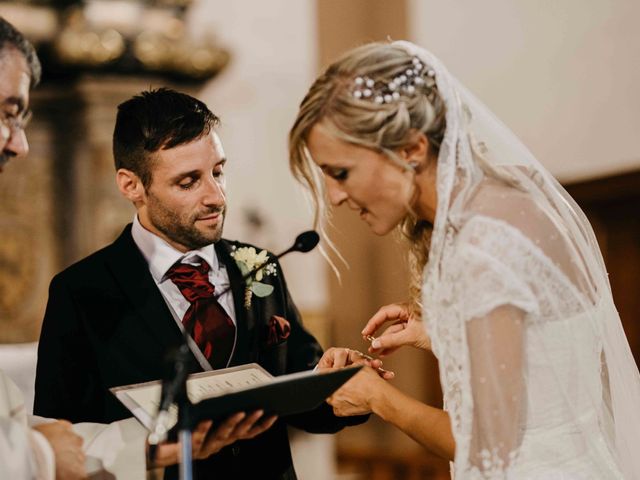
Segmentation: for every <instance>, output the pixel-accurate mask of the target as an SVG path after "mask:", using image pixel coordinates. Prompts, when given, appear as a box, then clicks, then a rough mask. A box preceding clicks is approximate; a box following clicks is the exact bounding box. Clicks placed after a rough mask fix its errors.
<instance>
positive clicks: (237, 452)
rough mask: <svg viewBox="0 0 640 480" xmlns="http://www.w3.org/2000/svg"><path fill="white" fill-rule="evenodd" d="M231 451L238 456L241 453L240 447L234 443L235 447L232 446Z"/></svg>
mask: <svg viewBox="0 0 640 480" xmlns="http://www.w3.org/2000/svg"><path fill="white" fill-rule="evenodd" d="M231 453H233V456H234V457H237V456H238V455H240V447H239V446H237V445H234V446H233V447H231Z"/></svg>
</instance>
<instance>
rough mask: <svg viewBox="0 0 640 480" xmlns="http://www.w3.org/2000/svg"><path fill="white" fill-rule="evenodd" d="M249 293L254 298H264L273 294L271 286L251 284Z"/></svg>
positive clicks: (258, 283)
mask: <svg viewBox="0 0 640 480" xmlns="http://www.w3.org/2000/svg"><path fill="white" fill-rule="evenodd" d="M249 288H251V291H252V292H253V294H254V295H255V296H256V297H266V296H268V295H271V292H273V285H267V284H266V283H260V282H251V287H249Z"/></svg>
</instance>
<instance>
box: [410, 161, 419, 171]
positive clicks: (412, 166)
mask: <svg viewBox="0 0 640 480" xmlns="http://www.w3.org/2000/svg"><path fill="white" fill-rule="evenodd" d="M408 165H409V168H410V169H411V170H413V171H414V172H416V173H417V172H418V167H419V166H420V162H416V161H415V160H413V161H411V162H408Z"/></svg>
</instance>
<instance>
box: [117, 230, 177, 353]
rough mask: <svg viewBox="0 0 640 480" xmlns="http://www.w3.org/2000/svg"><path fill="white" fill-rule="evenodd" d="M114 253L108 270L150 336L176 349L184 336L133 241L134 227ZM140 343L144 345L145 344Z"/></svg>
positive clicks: (162, 344)
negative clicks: (132, 232)
mask: <svg viewBox="0 0 640 480" xmlns="http://www.w3.org/2000/svg"><path fill="white" fill-rule="evenodd" d="M111 253H112V254H111V255H109V257H108V260H107V268H108V269H109V270H110V271H111V273H112V274H113V276H114V277H115V279H116V281H117V282H118V283H119V284H120V285H121V287H122V291H123V292H124V294H125V295H126V296H127V297H128V299H129V301H130V302H131V304H132V305H133V307H134V309H135V311H136V312H137V313H138V315H139V316H140V318H141V319H142V321H143V322H145V323H146V326H147V330H148V331H149V334H150V336H151V337H154V338H155V339H156V340H157V341H158V342H159V343H160V345H161V346H162V348H163V349H164V351H168V350H169V349H171V348H175V347H176V346H177V345H179V344H180V343H181V341H182V334H181V332H180V329H179V328H178V326H177V325H176V323H175V321H174V320H173V317H172V315H171V312H170V311H169V308H168V307H167V304H166V303H165V301H164V298H163V297H162V294H161V293H160V290H159V289H158V287H157V285H156V284H155V282H154V281H153V277H152V276H151V273H150V272H149V267H148V265H147V262H146V260H145V258H144V257H143V256H142V253H141V252H140V250H138V247H137V246H136V244H135V242H134V241H133V237H132V236H131V225H128V226H127V227H126V228H125V229H124V231H123V232H122V234H121V235H120V237H118V239H117V240H116V241H115V242H114V243H113V244H112V248H111ZM145 341H147V339H145ZM140 343H141V345H143V344H144V343H145V342H144V341H141V342H140Z"/></svg>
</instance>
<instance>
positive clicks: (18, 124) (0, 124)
mask: <svg viewBox="0 0 640 480" xmlns="http://www.w3.org/2000/svg"><path fill="white" fill-rule="evenodd" d="M31 117H32V115H31V110H27V111H26V112H24V113H23V114H21V115H17V116H14V115H8V114H6V113H2V114H0V133H1V134H2V138H4V139H8V138H9V137H10V136H11V135H12V134H14V133H16V132H19V131H24V129H25V128H27V125H29V122H30V121H31Z"/></svg>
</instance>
